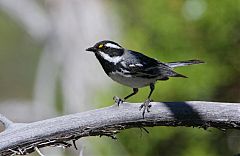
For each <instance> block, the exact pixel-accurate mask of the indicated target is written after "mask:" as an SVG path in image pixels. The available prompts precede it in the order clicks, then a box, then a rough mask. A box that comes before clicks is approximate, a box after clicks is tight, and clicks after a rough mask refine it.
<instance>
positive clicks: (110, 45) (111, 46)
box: [105, 43, 121, 49]
mask: <svg viewBox="0 0 240 156" xmlns="http://www.w3.org/2000/svg"><path fill="white" fill-rule="evenodd" d="M105 46H106V47H109V48H116V49H121V47H119V46H118V45H116V44H112V43H107V44H105Z"/></svg>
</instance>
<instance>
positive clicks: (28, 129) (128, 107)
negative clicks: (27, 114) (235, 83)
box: [0, 101, 240, 156]
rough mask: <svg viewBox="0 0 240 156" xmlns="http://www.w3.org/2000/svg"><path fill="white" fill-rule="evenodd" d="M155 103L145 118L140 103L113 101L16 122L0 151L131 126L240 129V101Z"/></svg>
mask: <svg viewBox="0 0 240 156" xmlns="http://www.w3.org/2000/svg"><path fill="white" fill-rule="evenodd" d="M151 104H152V107H151V109H150V110H151V112H150V113H146V114H145V118H144V119H143V118H142V113H141V112H139V109H138V108H139V106H140V104H128V103H123V104H122V105H120V107H117V106H116V105H113V106H111V107H106V108H102V109H96V110H92V111H87V112H82V113H77V114H71V115H66V116H61V117H57V118H52V119H48V120H42V121H38V122H33V123H28V124H27V123H26V124H14V125H15V126H10V127H9V128H8V129H6V130H5V131H3V132H2V133H0V155H1V156H6V155H11V154H21V155H23V154H27V153H31V152H33V151H34V150H35V149H38V148H42V147H46V146H62V147H69V146H71V145H72V144H73V145H75V141H76V140H77V139H79V138H81V137H87V136H103V135H104V136H110V137H112V138H115V134H117V133H119V131H120V130H123V129H127V128H142V127H153V126H174V127H175V126H187V127H190V126H192V127H201V128H204V129H206V128H208V127H214V128H218V129H240V104H239V103H217V102H203V101H189V102H163V103H159V102H152V103H151ZM2 119H4V118H0V120H2ZM2 122H3V123H7V122H5V121H3V120H2ZM70 141H72V142H70Z"/></svg>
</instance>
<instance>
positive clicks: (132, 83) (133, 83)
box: [109, 71, 157, 88]
mask: <svg viewBox="0 0 240 156" xmlns="http://www.w3.org/2000/svg"><path fill="white" fill-rule="evenodd" d="M109 77H110V78H111V79H112V80H114V81H116V82H118V83H120V84H122V85H125V86H128V87H131V88H142V87H145V86H148V85H150V83H155V82H156V80H157V78H152V79H146V78H141V77H136V76H133V75H126V74H124V73H122V72H119V71H115V72H111V73H109Z"/></svg>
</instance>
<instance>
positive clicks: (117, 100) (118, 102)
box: [113, 88, 138, 106]
mask: <svg viewBox="0 0 240 156" xmlns="http://www.w3.org/2000/svg"><path fill="white" fill-rule="evenodd" d="M137 92H138V88H133V93H131V94H129V95H128V96H126V97H124V99H123V100H122V99H121V98H119V97H117V96H114V97H113V100H115V103H116V104H117V105H118V106H119V105H120V104H122V103H123V102H124V101H126V100H127V99H128V98H130V97H131V96H133V95H135V94H137Z"/></svg>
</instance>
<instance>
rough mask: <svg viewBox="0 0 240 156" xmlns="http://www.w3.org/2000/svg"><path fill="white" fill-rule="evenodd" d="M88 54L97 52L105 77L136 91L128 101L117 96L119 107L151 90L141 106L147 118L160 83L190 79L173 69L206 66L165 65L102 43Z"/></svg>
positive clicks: (184, 62)
mask: <svg viewBox="0 0 240 156" xmlns="http://www.w3.org/2000/svg"><path fill="white" fill-rule="evenodd" d="M86 50H87V51H91V52H94V54H95V56H96V57H97V59H98V61H99V62H100V64H101V65H102V67H103V69H104V71H105V73H106V74H107V75H108V76H109V77H110V78H111V79H112V80H114V81H116V82H118V83H120V84H123V85H126V86H128V87H131V88H133V93H131V94H130V95H128V96H126V97H124V99H123V100H122V99H120V98H118V97H116V96H115V98H114V99H115V101H116V103H117V104H118V105H119V104H120V103H122V102H123V101H125V100H126V99H128V98H129V97H131V96H133V95H135V94H136V93H137V92H138V88H142V87H145V86H150V93H149V95H148V98H147V100H146V101H145V102H144V103H143V104H142V105H141V106H140V110H141V109H142V108H143V114H142V115H143V117H144V113H145V110H147V112H149V108H150V107H151V105H150V102H151V100H150V97H151V94H152V92H153V90H154V84H155V82H156V81H158V80H168V79H169V77H183V78H186V76H184V75H182V74H179V73H176V72H175V71H173V68H175V67H180V66H187V65H192V64H199V63H203V61H200V60H188V61H178V62H169V63H163V62H160V61H158V60H155V59H153V58H150V57H148V56H146V55H143V54H141V53H139V52H136V51H133V50H128V49H125V48H123V47H122V46H120V45H119V44H117V43H115V42H113V41H109V40H104V41H100V42H98V43H96V44H95V45H94V46H93V47H90V48H87V49H86Z"/></svg>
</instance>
